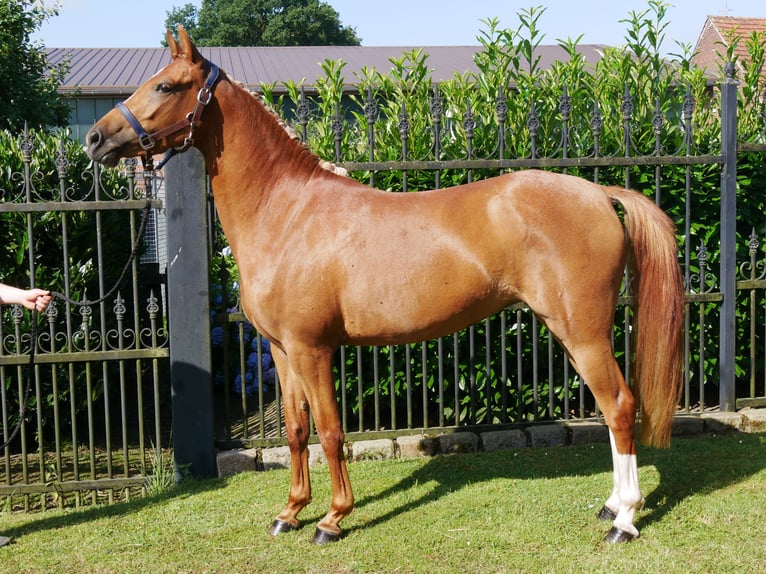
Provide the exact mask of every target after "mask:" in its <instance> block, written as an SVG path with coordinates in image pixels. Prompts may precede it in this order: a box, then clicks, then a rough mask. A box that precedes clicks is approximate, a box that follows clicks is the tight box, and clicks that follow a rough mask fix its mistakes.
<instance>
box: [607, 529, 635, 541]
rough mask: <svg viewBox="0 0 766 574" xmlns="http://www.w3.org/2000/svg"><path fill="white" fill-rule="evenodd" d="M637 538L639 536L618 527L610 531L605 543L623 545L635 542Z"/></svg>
mask: <svg viewBox="0 0 766 574" xmlns="http://www.w3.org/2000/svg"><path fill="white" fill-rule="evenodd" d="M636 538H638V536H636V535H635V534H632V533H630V532H628V531H627V530H622V529H621V528H617V527H616V526H612V529H611V530H610V531H609V534H607V535H606V538H604V541H605V542H609V543H610V544H622V543H624V542H633V541H634V540H635V539H636Z"/></svg>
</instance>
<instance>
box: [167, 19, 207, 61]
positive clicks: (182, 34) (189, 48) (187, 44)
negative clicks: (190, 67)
mask: <svg viewBox="0 0 766 574" xmlns="http://www.w3.org/2000/svg"><path fill="white" fill-rule="evenodd" d="M176 46H177V48H176V51H175V52H173V56H174V57H175V56H176V55H177V54H183V55H185V56H186V57H188V58H189V60H190V61H191V62H192V63H194V62H198V61H200V60H201V59H202V56H201V55H200V53H199V52H198V51H197V47H196V46H195V45H194V43H193V42H192V41H191V38H189V34H188V32H187V31H186V28H184V27H183V26H182V25H181V24H179V25H178V43H177V44H176Z"/></svg>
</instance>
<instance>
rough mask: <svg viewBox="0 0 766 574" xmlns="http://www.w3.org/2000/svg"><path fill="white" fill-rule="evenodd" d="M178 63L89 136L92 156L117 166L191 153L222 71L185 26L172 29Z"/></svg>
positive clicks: (170, 39)
mask: <svg viewBox="0 0 766 574" xmlns="http://www.w3.org/2000/svg"><path fill="white" fill-rule="evenodd" d="M167 38H168V45H169V46H170V54H171V56H172V61H171V62H170V64H168V65H167V66H165V67H164V68H163V69H162V70H160V71H159V72H157V73H156V74H154V76H152V77H151V78H149V80H147V81H146V82H145V83H144V84H143V85H142V86H141V87H139V88H138V89H137V90H136V91H135V92H134V93H133V95H132V96H130V98H128V99H127V100H126V101H125V102H124V103H121V104H118V105H117V107H115V109H113V110H111V111H110V112H109V113H107V114H106V115H105V116H104V117H102V118H101V119H100V120H99V121H98V122H96V124H95V125H94V126H93V127H92V128H91V129H90V130H89V131H88V135H87V136H86V144H87V146H88V155H89V156H90V157H91V158H92V159H94V160H95V161H98V162H100V163H103V164H104V165H108V166H114V165H116V164H117V162H118V161H119V160H120V158H123V157H134V156H140V155H147V154H155V153H162V152H163V151H166V150H168V149H170V148H182V149H186V148H187V147H189V146H190V145H192V143H193V139H192V138H193V134H194V129H195V128H196V127H197V126H198V125H199V123H200V116H201V115H202V111H203V110H204V108H205V106H206V105H207V103H208V102H209V101H210V98H211V96H212V90H213V88H214V86H215V82H216V80H217V79H218V68H217V67H216V66H214V65H213V64H211V63H210V62H208V61H207V60H205V59H204V58H203V57H202V56H201V55H200V53H199V52H198V51H197V48H196V47H195V46H194V44H193V43H192V41H191V39H190V38H189V35H188V34H187V33H186V30H184V28H183V26H180V25H179V26H178V41H176V40H175V38H173V35H172V34H171V33H170V31H169V30H168V33H167Z"/></svg>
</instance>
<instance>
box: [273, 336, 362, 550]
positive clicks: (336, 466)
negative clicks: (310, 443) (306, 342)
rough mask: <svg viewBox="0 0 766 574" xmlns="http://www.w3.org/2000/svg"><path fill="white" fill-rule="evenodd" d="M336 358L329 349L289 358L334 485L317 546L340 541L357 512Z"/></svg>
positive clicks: (309, 350) (305, 351) (302, 352)
mask: <svg viewBox="0 0 766 574" xmlns="http://www.w3.org/2000/svg"><path fill="white" fill-rule="evenodd" d="M288 353H290V351H288ZM332 354H333V349H329V348H319V349H317V348H302V349H298V350H296V352H295V353H290V354H289V363H290V365H289V367H290V369H291V376H296V377H298V378H299V379H300V380H301V382H302V387H303V391H304V392H305V393H306V396H307V397H308V400H309V404H310V405H311V412H312V414H313V416H314V424H315V425H316V431H317V435H318V436H319V441H320V443H321V444H322V449H323V450H324V453H325V457H326V458H327V466H328V470H329V472H330V481H331V482H332V500H331V502H330V510H329V511H328V512H327V514H326V515H325V517H324V518H322V520H320V521H319V524H317V529H316V533H315V534H314V539H313V542H314V543H315V544H325V543H327V542H335V541H337V540H340V537H341V535H342V531H341V528H340V525H339V523H340V521H341V520H343V518H345V517H346V516H348V515H349V514H351V511H352V510H353V509H354V495H353V493H352V491H351V481H350V480H349V476H348V469H347V467H346V456H345V452H344V443H345V437H344V434H343V430H342V428H341V424H340V416H339V414H338V401H337V398H336V396H335V384H334V382H333V378H332Z"/></svg>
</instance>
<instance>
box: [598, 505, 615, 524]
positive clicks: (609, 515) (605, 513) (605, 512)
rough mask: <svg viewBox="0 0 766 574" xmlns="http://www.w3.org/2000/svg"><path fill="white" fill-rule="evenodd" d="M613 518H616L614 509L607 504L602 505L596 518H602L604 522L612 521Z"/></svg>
mask: <svg viewBox="0 0 766 574" xmlns="http://www.w3.org/2000/svg"><path fill="white" fill-rule="evenodd" d="M615 518H617V515H616V514H615V512H614V510H612V509H611V508H609V507H608V506H604V507H602V508H601V510H600V511H599V513H598V519H599V520H603V521H604V522H607V521H609V522H612V521H613V520H614V519H615Z"/></svg>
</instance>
